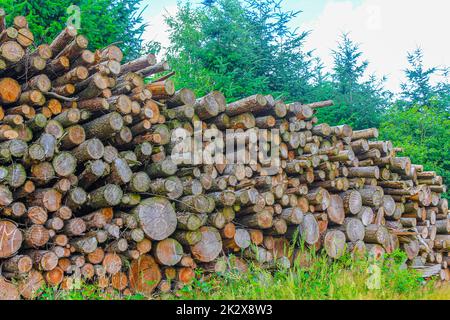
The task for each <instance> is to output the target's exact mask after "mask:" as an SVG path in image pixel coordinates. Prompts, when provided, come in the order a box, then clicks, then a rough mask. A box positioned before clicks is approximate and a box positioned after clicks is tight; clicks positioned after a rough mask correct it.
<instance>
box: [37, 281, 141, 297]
mask: <svg viewBox="0 0 450 320" xmlns="http://www.w3.org/2000/svg"><path fill="white" fill-rule="evenodd" d="M38 300H147V297H145V296H143V295H141V294H134V295H126V296H125V295H123V294H121V293H120V292H118V291H116V290H114V291H106V290H105V289H103V288H99V287H98V286H96V285H94V284H88V283H82V282H80V283H78V284H77V285H76V286H74V287H73V288H72V289H70V290H63V289H61V288H59V286H57V287H48V286H46V287H43V288H42V289H41V291H40V292H39V294H38Z"/></svg>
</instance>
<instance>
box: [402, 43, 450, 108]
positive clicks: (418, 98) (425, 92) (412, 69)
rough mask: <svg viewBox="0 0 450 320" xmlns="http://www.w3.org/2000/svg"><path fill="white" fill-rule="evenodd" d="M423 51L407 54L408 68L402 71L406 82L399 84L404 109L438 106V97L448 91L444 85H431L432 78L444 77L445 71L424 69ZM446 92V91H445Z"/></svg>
mask: <svg viewBox="0 0 450 320" xmlns="http://www.w3.org/2000/svg"><path fill="white" fill-rule="evenodd" d="M423 57H424V54H423V50H422V49H421V48H416V49H415V50H414V51H413V52H408V55H407V59H408V64H409V67H408V68H407V69H406V70H404V72H405V76H406V82H404V83H402V84H401V89H402V92H401V97H402V99H403V100H404V101H403V103H401V105H403V106H404V107H408V108H409V107H411V106H414V105H419V106H433V105H436V104H439V101H438V100H439V98H438V96H439V95H442V93H443V91H444V92H445V91H446V88H447V90H448V87H447V86H446V85H445V83H440V84H438V85H437V86H434V85H432V83H431V80H432V78H433V77H436V76H440V75H446V71H445V70H443V69H440V68H437V67H434V66H433V67H430V68H426V67H425V66H424V63H423ZM447 92H448V91H447Z"/></svg>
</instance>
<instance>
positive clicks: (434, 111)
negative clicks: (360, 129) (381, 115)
mask: <svg viewBox="0 0 450 320" xmlns="http://www.w3.org/2000/svg"><path fill="white" fill-rule="evenodd" d="M381 137H382V138H383V139H388V140H391V141H392V142H393V143H394V145H396V146H400V147H403V149H404V154H405V155H407V156H409V157H410V158H411V160H412V161H413V163H416V164H423V165H424V168H425V170H436V171H437V173H438V174H439V175H442V176H443V177H444V180H445V182H447V183H448V181H450V112H448V111H445V110H439V109H438V108H432V107H427V106H420V105H416V106H414V107H411V108H409V109H406V110H403V108H401V107H398V106H394V107H392V109H391V110H390V111H389V112H388V113H387V114H386V117H385V120H384V121H383V123H382V124H381ZM447 197H448V194H447Z"/></svg>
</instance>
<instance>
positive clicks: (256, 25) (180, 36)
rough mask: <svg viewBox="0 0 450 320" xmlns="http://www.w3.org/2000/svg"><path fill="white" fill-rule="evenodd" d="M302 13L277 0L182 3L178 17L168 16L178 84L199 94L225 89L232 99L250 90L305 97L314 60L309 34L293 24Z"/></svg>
mask: <svg viewBox="0 0 450 320" xmlns="http://www.w3.org/2000/svg"><path fill="white" fill-rule="evenodd" d="M297 14H298V12H291V11H289V12H285V11H282V10H281V7H280V2H279V1H275V0H265V1H256V0H247V1H239V0H217V1H208V3H207V4H205V5H204V6H200V7H194V6H193V5H192V4H191V3H190V2H185V3H184V4H183V3H180V5H179V10H178V13H177V15H176V16H174V17H168V18H167V23H168V25H169V27H170V40H171V46H170V48H169V50H168V52H169V59H170V63H171V65H172V67H173V68H174V69H175V70H177V76H176V77H175V80H176V83H177V85H179V86H181V87H184V86H188V87H190V88H193V89H194V90H195V91H196V93H197V94H199V95H202V94H205V93H206V92H208V91H210V90H212V89H217V90H221V91H223V92H224V94H225V95H226V96H227V97H228V98H229V99H230V100H233V99H237V98H241V97H243V96H245V95H248V93H249V92H261V93H269V92H270V93H272V94H274V95H275V96H285V97H286V98H288V99H294V98H297V99H300V98H304V97H305V94H307V93H308V91H309V90H310V88H309V85H308V83H309V82H310V80H311V79H312V75H311V73H310V72H309V69H310V67H309V66H310V64H311V63H312V61H311V58H310V53H304V52H303V51H302V46H303V42H304V39H305V37H306V36H307V33H306V32H303V33H297V32H293V31H291V30H290V29H289V28H288V23H289V22H290V21H291V20H292V19H293V18H294V17H296V16H297Z"/></svg>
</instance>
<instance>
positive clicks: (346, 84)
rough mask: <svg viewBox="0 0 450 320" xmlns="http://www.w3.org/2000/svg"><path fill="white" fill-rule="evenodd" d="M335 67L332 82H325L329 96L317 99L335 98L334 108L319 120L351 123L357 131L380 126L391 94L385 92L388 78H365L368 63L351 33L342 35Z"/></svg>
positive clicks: (324, 111) (333, 52) (322, 113)
mask: <svg viewBox="0 0 450 320" xmlns="http://www.w3.org/2000/svg"><path fill="white" fill-rule="evenodd" d="M332 54H333V57H334V68H333V73H332V75H331V81H322V82H320V83H319V87H322V88H326V89H327V91H325V93H326V94H327V95H328V98H326V96H322V95H319V96H318V97H317V100H322V99H333V100H334V102H335V106H333V107H331V108H327V110H321V111H320V112H319V113H318V117H319V119H320V120H321V121H324V122H327V123H329V124H331V125H337V124H344V123H346V124H349V125H351V126H352V127H353V128H355V129H363V128H369V127H378V125H379V124H380V120H381V117H382V115H383V112H384V110H385V109H386V108H387V106H388V104H389V100H390V97H391V93H390V92H388V91H387V90H385V89H384V87H383V86H384V82H385V80H386V79H385V78H382V79H378V78H377V77H376V76H375V75H371V76H369V78H368V79H367V80H364V77H365V76H366V71H367V67H368V65H369V62H368V61H367V60H362V55H363V53H362V52H361V50H360V48H359V45H358V44H355V43H354V42H353V41H352V40H351V39H350V37H349V35H348V34H343V35H342V36H341V40H340V42H339V43H338V48H337V49H336V50H333V51H332Z"/></svg>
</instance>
